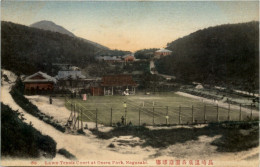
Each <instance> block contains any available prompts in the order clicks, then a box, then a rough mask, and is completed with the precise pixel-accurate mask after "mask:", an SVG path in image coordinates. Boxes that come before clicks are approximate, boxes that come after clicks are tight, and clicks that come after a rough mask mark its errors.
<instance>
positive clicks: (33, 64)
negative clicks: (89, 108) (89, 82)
mask: <svg viewBox="0 0 260 167" xmlns="http://www.w3.org/2000/svg"><path fill="white" fill-rule="evenodd" d="M1 24H2V25H1V29H2V30H1V31H2V35H1V43H2V50H1V55H2V56H1V57H2V68H5V69H7V70H11V71H13V72H15V73H16V74H32V73H34V72H36V71H39V70H41V71H44V72H48V73H50V72H51V68H52V66H51V64H52V63H70V64H73V65H76V66H79V67H86V66H87V65H88V64H91V63H93V62H94V61H95V59H94V56H97V55H106V54H108V55H110V54H111V53H113V54H116V53H117V52H120V53H121V52H123V51H117V50H108V49H102V48H100V47H97V46H96V45H95V44H91V43H89V42H85V41H83V40H81V39H78V38H76V37H72V36H69V35H66V34H61V33H57V32H51V31H46V30H41V29H37V28H32V27H27V26H24V25H19V24H14V23H11V22H4V21H2V22H1ZM123 53H124V52H123Z"/></svg>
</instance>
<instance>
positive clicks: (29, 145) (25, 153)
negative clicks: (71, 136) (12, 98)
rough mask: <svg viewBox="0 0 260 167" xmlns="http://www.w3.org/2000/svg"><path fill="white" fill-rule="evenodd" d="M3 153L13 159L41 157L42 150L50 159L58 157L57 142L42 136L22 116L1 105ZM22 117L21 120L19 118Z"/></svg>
mask: <svg viewBox="0 0 260 167" xmlns="http://www.w3.org/2000/svg"><path fill="white" fill-rule="evenodd" d="M1 108H2V109H1V116H2V126H1V131H2V136H1V139H2V141H1V153H2V155H6V156H12V157H40V150H41V151H44V152H45V153H46V155H47V156H48V157H50V158H53V157H55V156H56V142H55V141H54V140H53V139H52V138H51V137H49V136H45V135H42V134H41V133H40V132H39V131H37V130H36V129H35V128H33V126H32V125H31V124H29V125H28V124H26V123H24V122H23V121H22V120H21V117H22V115H21V114H20V113H19V112H18V111H13V110H12V109H11V108H10V107H9V106H7V105H4V104H3V103H1ZM19 117H20V118H19Z"/></svg>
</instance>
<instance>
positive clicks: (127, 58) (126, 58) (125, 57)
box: [122, 54, 135, 62]
mask: <svg viewBox="0 0 260 167" xmlns="http://www.w3.org/2000/svg"><path fill="white" fill-rule="evenodd" d="M122 59H123V61H124V62H130V61H134V60H135V57H134V56H133V54H127V55H125V56H123V57H122Z"/></svg>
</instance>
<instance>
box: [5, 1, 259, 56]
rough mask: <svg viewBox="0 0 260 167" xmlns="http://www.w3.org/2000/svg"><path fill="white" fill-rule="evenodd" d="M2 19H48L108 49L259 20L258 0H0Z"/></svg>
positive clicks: (155, 44)
mask: <svg viewBox="0 0 260 167" xmlns="http://www.w3.org/2000/svg"><path fill="white" fill-rule="evenodd" d="M1 3H2V4H1V19H2V20H4V21H11V22H14V23H19V24H23V25H30V24H32V23H35V22H37V21H41V20H49V21H53V22H55V23H56V24H58V25H61V26H63V27H64V28H66V29H67V30H69V31H71V32H72V33H74V34H75V35H77V36H79V37H83V38H86V39H88V40H92V41H94V42H97V43H100V44H102V45H105V46H107V47H109V48H111V49H121V50H130V51H136V50H138V49H143V48H162V47H165V46H166V44H167V43H168V42H171V41H173V40H175V39H178V38H180V37H183V36H185V35H188V34H190V33H192V32H194V31H197V30H199V29H203V28H207V27H210V26H215V25H221V24H227V23H240V22H248V21H253V20H259V13H258V11H259V2H258V1H251V2H247V1H240V2H238V1H229V2H224V1H222V2H221V1H218V2H213V1H211V2H210V1H207V2H206V1H189V2H188V1H166V2H158V1H157V2H154V1H128V2H124V1H119V2H118V1H114V2H111V1H96V2H93V1H83V2H82V1H74V2H71V1H63V2H59V1H47V2H46V1H45V2H43V1H22V2H17V1H2V2H1Z"/></svg>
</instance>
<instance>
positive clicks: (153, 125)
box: [153, 107, 154, 126]
mask: <svg viewBox="0 0 260 167" xmlns="http://www.w3.org/2000/svg"><path fill="white" fill-rule="evenodd" d="M153 126H154V107H153Z"/></svg>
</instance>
